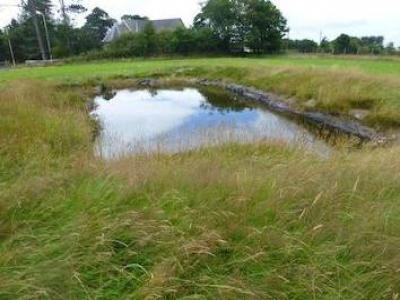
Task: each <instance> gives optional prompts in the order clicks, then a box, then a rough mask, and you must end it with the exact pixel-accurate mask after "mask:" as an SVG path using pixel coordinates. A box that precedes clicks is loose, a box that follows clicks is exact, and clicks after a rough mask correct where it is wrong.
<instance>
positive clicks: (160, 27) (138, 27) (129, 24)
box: [103, 19, 185, 43]
mask: <svg viewBox="0 0 400 300" xmlns="http://www.w3.org/2000/svg"><path fill="white" fill-rule="evenodd" d="M148 22H151V23H152V24H153V26H154V28H155V30H156V31H157V32H160V31H164V30H171V31H173V30H175V29H176V28H178V27H185V25H184V24H183V21H182V19H164V20H150V21H149V20H131V19H127V20H122V21H121V22H120V23H115V24H114V25H113V27H111V28H110V29H109V30H108V31H107V33H106V36H105V37H104V39H103V42H105V43H110V42H112V41H115V40H116V39H118V38H119V37H121V35H123V34H124V33H128V32H132V33H139V32H142V31H143V30H144V28H145V26H146V24H147V23H148Z"/></svg>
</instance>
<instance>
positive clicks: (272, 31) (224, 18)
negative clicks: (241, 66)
mask: <svg viewBox="0 0 400 300" xmlns="http://www.w3.org/2000/svg"><path fill="white" fill-rule="evenodd" d="M194 26H195V28H210V29H211V30H213V31H214V33H215V34H216V35H217V36H218V37H219V39H220V40H221V41H222V47H223V49H224V50H225V51H226V52H233V51H243V50H244V48H245V46H247V47H249V48H251V49H252V50H253V51H254V52H257V53H262V52H273V51H277V50H279V49H280V47H281V42H282V38H283V36H284V34H285V33H286V32H287V27H286V19H285V18H284V17H283V16H282V14H281V12H280V11H279V10H278V9H277V7H276V6H275V5H273V4H272V2H271V1H269V0H208V2H206V4H205V5H204V6H203V8H202V11H201V13H200V14H199V15H197V16H196V18H195V20H194Z"/></svg>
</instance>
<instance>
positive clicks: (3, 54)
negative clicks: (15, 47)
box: [0, 30, 8, 61]
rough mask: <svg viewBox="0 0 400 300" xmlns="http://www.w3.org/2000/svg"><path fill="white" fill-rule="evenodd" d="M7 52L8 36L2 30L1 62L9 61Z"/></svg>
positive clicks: (0, 41) (0, 34)
mask: <svg viewBox="0 0 400 300" xmlns="http://www.w3.org/2000/svg"><path fill="white" fill-rule="evenodd" d="M7 52H8V51H7V39H6V35H5V34H4V33H3V31H1V30H0V61H5V60H7V59H8V55H7Z"/></svg>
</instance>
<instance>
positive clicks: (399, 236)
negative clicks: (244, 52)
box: [0, 60, 400, 299]
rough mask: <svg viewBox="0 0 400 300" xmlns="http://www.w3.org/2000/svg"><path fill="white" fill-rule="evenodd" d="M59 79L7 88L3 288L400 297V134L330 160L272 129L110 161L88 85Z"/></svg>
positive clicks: (2, 100)
mask: <svg viewBox="0 0 400 300" xmlns="http://www.w3.org/2000/svg"><path fill="white" fill-rule="evenodd" d="M244 61H245V60H244ZM160 63H161V64H167V65H168V64H169V62H164V61H163V62H160ZM120 64H122V63H120ZM126 64H127V65H135V64H138V63H136V62H127V63H126ZM154 64H156V62H143V63H140V64H139V65H140V66H142V67H138V68H139V69H140V68H149V69H148V70H146V71H145V72H158V71H159V70H157V68H156V70H151V67H150V66H152V65H153V66H154ZM110 65H111V64H110ZM147 65H149V66H147ZM89 66H92V67H93V66H94V65H86V66H78V65H76V66H62V67H56V68H45V69H38V70H36V69H32V72H34V73H35V74H36V72H37V74H36V75H35V76H39V75H38V74H41V72H53V71H54V72H58V73H59V74H61V73H62V70H68V68H70V72H71V74H72V72H73V70H77V68H78V69H79V68H86V67H89ZM116 66H118V64H117V65H116ZM116 68H117V67H116ZM254 68H255V67H254ZM111 69H112V68H111V67H110V70H111ZM142 70H143V69H142ZM229 70H230V69H229V68H225V67H224V68H222V69H219V68H215V69H214V70H212V71H210V73H209V74H210V75H212V76H213V77H217V76H222V75H223V76H225V75H226V74H228V71H229ZM198 71H199V69H194V70H193V69H192V70H189V71H185V72H198ZM15 72H22V70H17V71H15ZM212 72H215V73H212ZM243 72H247V71H243ZM249 72H250V71H249ZM266 72H267V71H266ZM268 72H270V71H268ZM268 72H267V73H262V74H260V75H262V76H264V75H265V74H268ZM317 72H320V71H319V70H318V71H317ZM329 72H330V71H329ZM66 73H67V72H66ZM232 73H233V75H232V78H233V79H235V80H249V82H251V81H253V80H256V77H255V75H254V74H253V75H252V76H245V77H243V78H239V77H237V78H236V77H235V78H234V76H237V69H236V68H235V69H234V70H233V72H232ZM10 74H14V75H13V76H15V73H12V72H11V73H10ZM137 74H140V72H139V73H137ZM360 74H361V73H360ZM365 74H366V73H365ZM365 74H363V75H362V76H368V75H365ZM77 76H84V73H83V72H79V75H77ZM104 76H105V75H104ZM108 76H111V75H110V74H108V75H107V76H105V77H104V78H106V77H108ZM185 76H189V75H185ZM357 76H358V75H357ZM360 76H361V75H360ZM383 77H385V76H383ZM389 77H390V76H389ZM389 77H387V78H389ZM88 78H90V76H88V77H87V78H86V79H88ZM228 78H229V77H228ZM245 78H246V79H245ZM368 78H369V77H368ZM377 78H379V76H378V75H377ZM385 78H386V77H385ZM390 78H391V77H390ZM48 79H51V78H50V77H48ZM53 79H55V82H45V81H43V80H42V81H32V80H19V81H7V82H6V83H5V84H4V85H3V87H2V88H1V90H0V115H1V118H0V299H16V298H25V299H397V298H398V297H399V294H400V289H399V287H400V276H399V272H400V254H399V251H398V249H399V248H400V205H399V194H400V185H399V182H400V156H399V152H400V148H399V147H391V148H382V149H370V148H368V147H366V148H365V149H362V150H359V151H356V152H353V151H351V152H348V151H337V153H335V154H334V155H332V156H331V157H330V158H328V159H323V158H320V157H318V156H316V155H314V154H312V153H308V152H305V151H303V150H302V149H299V148H297V147H290V146H288V145H285V144H283V143H279V142H270V143H267V142H265V143H258V144H253V145H237V144H228V145H225V146H221V147H214V148H205V149H200V150H196V151H191V152H187V153H181V154H174V155H166V154H153V155H152V154H149V155H142V156H135V157H128V158H125V159H121V160H117V161H109V162H105V161H101V160H99V159H98V158H96V157H94V156H93V150H92V149H93V148H92V124H91V121H90V119H89V118H88V114H87V111H86V107H85V101H84V99H82V95H81V94H79V93H78V92H77V91H73V90H71V89H65V88H61V87H60V86H59V83H60V81H59V80H60V78H53ZM75 79H76V78H75ZM86 79H82V80H83V81H85V80H86ZM80 80H81V79H80ZM313 80H317V79H315V78H314V79H313ZM321 80H322V79H321ZM391 80H394V81H395V80H396V79H391ZM83 81H82V82H83ZM260 82H261V81H260ZM317 83H318V82H317ZM317 83H315V84H317ZM318 84H319V83H318ZM321 84H323V81H322V82H321ZM335 84H344V85H345V84H346V81H340V82H336V83H335ZM379 84H380V83H379Z"/></svg>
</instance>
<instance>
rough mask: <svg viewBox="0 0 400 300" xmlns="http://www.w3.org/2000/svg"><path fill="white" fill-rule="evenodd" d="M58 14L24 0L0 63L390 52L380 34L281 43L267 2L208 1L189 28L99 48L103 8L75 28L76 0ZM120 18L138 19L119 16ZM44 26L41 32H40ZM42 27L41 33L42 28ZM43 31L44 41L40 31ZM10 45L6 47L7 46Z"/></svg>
mask: <svg viewBox="0 0 400 300" xmlns="http://www.w3.org/2000/svg"><path fill="white" fill-rule="evenodd" d="M59 1H60V3H61V10H60V14H59V15H58V17H57V16H55V15H56V14H55V8H54V7H53V6H52V1H51V0H24V1H22V5H21V12H20V15H19V17H18V19H14V20H12V21H11V23H10V24H9V25H8V26H6V27H5V28H4V30H2V31H1V30H0V61H4V60H9V61H10V60H11V51H10V49H13V54H14V57H15V60H16V61H17V62H23V61H25V60H28V59H42V58H49V57H50V56H51V54H52V56H53V57H55V58H65V57H70V56H77V55H82V54H85V55H86V56H87V57H88V58H114V57H132V56H151V55H163V54H166V55H170V54H191V53H199V54H207V53H210V54H212V53H220V54H226V53H243V52H252V53H258V54H261V53H272V52H278V51H281V50H283V49H284V50H286V49H289V50H293V51H298V52H302V53H316V52H322V53H333V54H381V53H387V54H393V53H398V52H397V50H396V49H395V47H394V45H393V44H389V45H387V46H386V47H385V46H384V39H383V37H381V36H370V37H362V38H357V37H351V36H349V35H346V34H342V35H340V36H339V37H338V38H336V39H335V40H333V41H328V40H327V39H323V40H322V41H321V43H320V44H317V43H316V42H314V41H312V40H289V39H284V36H285V35H286V33H287V32H288V28H287V22H286V19H285V18H284V17H283V16H282V14H281V12H280V11H279V9H278V8H277V7H276V6H275V5H273V4H272V2H271V1H269V0H208V1H207V2H205V3H204V5H203V6H202V10H201V12H200V13H199V14H198V15H197V16H196V17H195V19H194V22H193V26H192V27H190V28H189V29H186V28H178V29H176V30H175V31H173V32H171V31H165V32H156V31H155V30H154V28H153V27H152V25H151V22H149V23H148V25H147V26H146V28H145V30H144V31H143V32H142V33H136V34H125V35H123V36H122V37H121V38H120V39H118V40H117V41H114V42H112V43H111V44H109V45H106V46H104V43H103V42H102V41H103V38H104V36H105V34H106V32H107V30H108V28H109V27H111V26H112V25H113V24H114V22H116V21H115V20H113V19H112V18H110V16H109V15H108V14H107V12H105V11H104V10H102V9H100V8H95V9H94V10H93V11H91V12H90V13H89V14H88V15H87V16H86V22H85V23H84V24H83V26H81V27H74V26H73V25H72V24H73V21H72V20H73V19H74V17H75V16H77V15H79V14H82V13H85V12H86V11H87V9H86V8H85V7H83V6H82V5H81V4H80V0H59ZM122 19H141V20H147V19H148V18H147V17H143V16H139V15H125V16H123V17H122ZM46 27H47V28H46ZM46 29H47V30H46ZM46 31H47V32H48V37H49V41H48V43H47V41H46V40H47V39H46V35H45V32H46ZM10 46H11V47H10Z"/></svg>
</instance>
